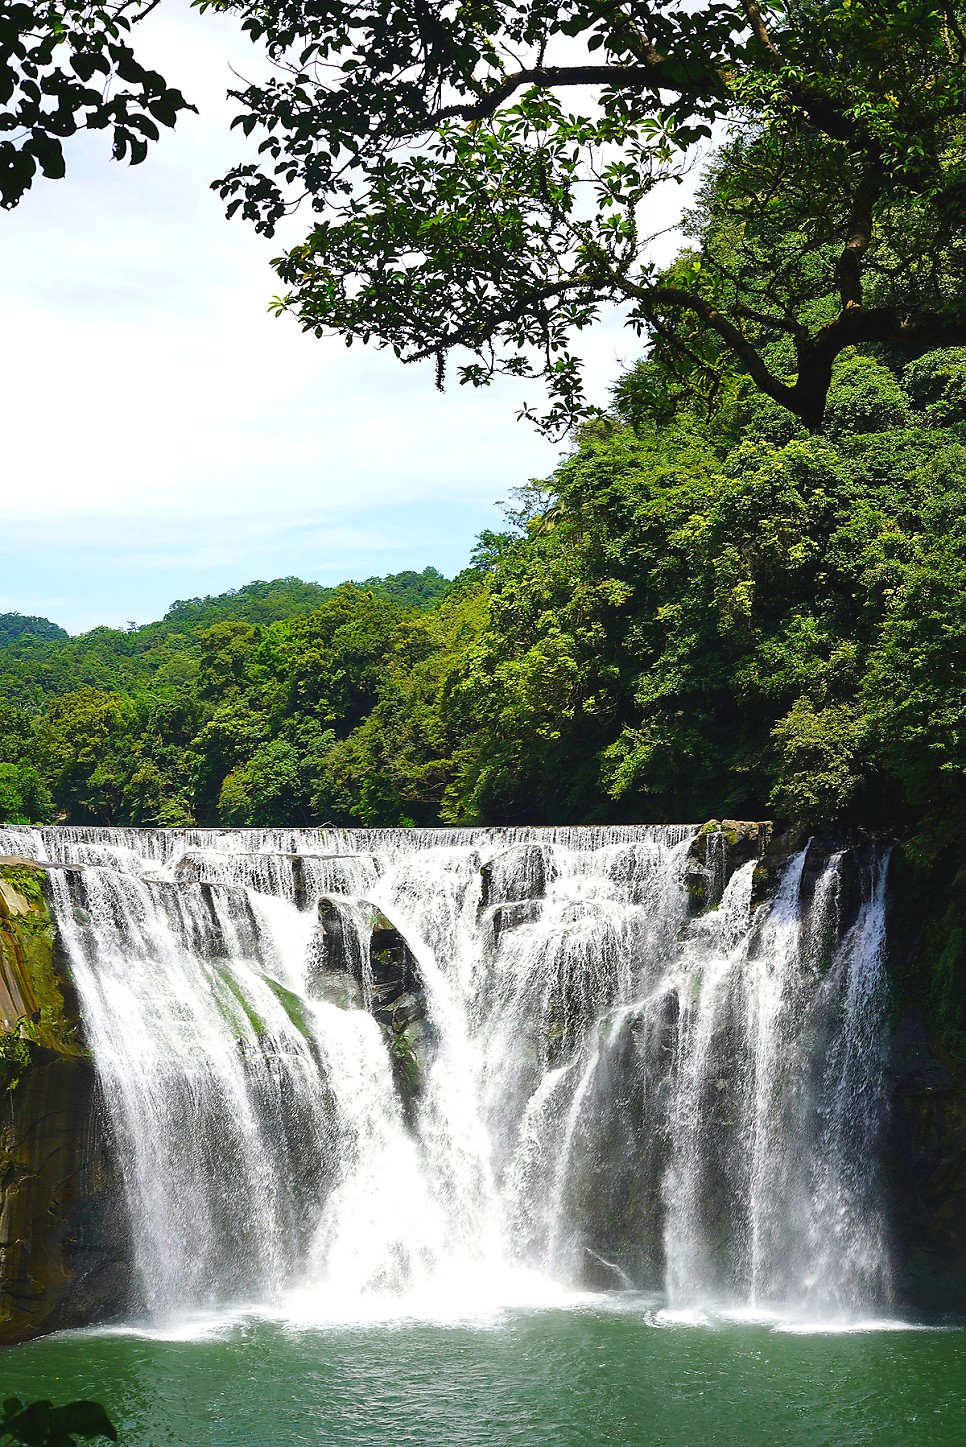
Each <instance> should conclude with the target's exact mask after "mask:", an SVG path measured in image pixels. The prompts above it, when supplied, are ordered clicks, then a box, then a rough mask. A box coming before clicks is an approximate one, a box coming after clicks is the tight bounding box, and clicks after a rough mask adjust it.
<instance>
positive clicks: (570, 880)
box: [0, 826, 891, 1322]
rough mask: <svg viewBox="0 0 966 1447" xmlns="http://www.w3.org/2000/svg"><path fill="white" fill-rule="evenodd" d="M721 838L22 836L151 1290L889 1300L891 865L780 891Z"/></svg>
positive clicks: (814, 1305)
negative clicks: (49, 916) (882, 1144)
mask: <svg viewBox="0 0 966 1447" xmlns="http://www.w3.org/2000/svg"><path fill="white" fill-rule="evenodd" d="M697 835H698V831H697V829H696V828H693V827H690V826H666V827H665V826H660V827H659V826H654V827H646V826H635V827H626V828H616V829H606V828H586V829H580V828H564V829H532V830H526V829H507V830H500V829H474V830H455V829H454V830H406V831H404V830H331V829H318V830H316V829H312V830H291V829H271V830H201V829H190V830H170V831H167V830H129V829H116V830H115V829H105V828H91V829H83V828H73V827H71V828H47V829H42V830H5V831H0V851H4V852H7V853H9V854H21V855H31V856H34V857H36V858H39V859H41V860H47V861H52V863H53V865H55V866H57V867H53V868H51V870H50V879H51V889H52V896H53V908H54V913H55V918H56V922H57V926H58V930H59V934H60V939H61V943H62V946H63V949H64V950H65V951H66V954H67V956H68V959H69V964H70V969H71V972H72V975H73V979H74V982H75V984H76V987H77V991H78V996H79V1000H80V1007H81V1012H82V1017H83V1021H84V1028H85V1031H86V1035H87V1040H88V1043H89V1045H90V1048H91V1050H92V1052H93V1056H94V1060H95V1065H96V1069H97V1072H98V1077H99V1080H100V1086H101V1093H102V1097H103V1102H104V1109H105V1112H106V1115H107V1119H108V1124H109V1128H110V1131H111V1135H112V1138H113V1140H114V1142H115V1146H116V1151H117V1157H118V1160H119V1164H120V1168H121V1173H122V1177H123V1182H124V1189H125V1193H126V1199H127V1206H128V1212H129V1216H130V1222H131V1228H132V1238H133V1243H134V1251H135V1262H136V1269H137V1280H138V1301H137V1302H136V1303H133V1304H132V1305H133V1306H134V1308H135V1309H137V1310H139V1311H141V1312H142V1313H144V1314H147V1315H148V1316H149V1317H150V1318H151V1319H153V1320H156V1321H160V1322H163V1321H168V1320H171V1319H177V1318H178V1317H181V1316H184V1315H189V1314H191V1313H192V1312H197V1311H199V1310H204V1309H220V1308H223V1307H226V1306H230V1305H233V1304H236V1305H237V1304H239V1303H247V1304H253V1303H257V1304H260V1305H261V1306H262V1307H264V1308H265V1309H270V1310H281V1311H286V1310H291V1311H293V1312H295V1311H296V1310H299V1309H301V1310H312V1309H317V1310H318V1311H320V1312H321V1313H323V1314H324V1313H327V1312H329V1311H331V1312H335V1313H337V1314H338V1313H340V1312H341V1313H343V1314H344V1313H345V1312H349V1311H352V1312H359V1311H363V1312H364V1311H367V1310H390V1309H407V1304H408V1308H409V1309H426V1310H432V1309H442V1310H445V1309H447V1308H453V1307H454V1304H455V1308H456V1309H458V1310H462V1311H470V1310H472V1309H473V1306H474V1303H478V1302H479V1303H484V1304H487V1303H489V1304H492V1305H499V1304H501V1303H502V1304H509V1303H512V1302H514V1301H530V1300H534V1301H536V1300H545V1299H548V1298H550V1299H552V1298H553V1295H554V1293H560V1292H564V1291H568V1290H577V1289H585V1290H586V1289H593V1290H617V1289H626V1288H636V1289H638V1290H643V1291H646V1292H650V1293H654V1294H662V1295H663V1296H664V1297H665V1298H666V1301H667V1303H668V1306H669V1308H670V1309H671V1310H672V1311H681V1312H688V1311H693V1310H695V1309H698V1310H701V1309H705V1308H707V1307H709V1306H710V1307H715V1308H719V1309H736V1308H737V1309H747V1310H769V1311H776V1312H779V1313H781V1312H785V1313H791V1314H793V1315H799V1316H806V1317H807V1316H816V1317H819V1316H824V1317H829V1316H832V1317H835V1318H838V1319H847V1318H849V1317H851V1316H857V1315H859V1316H860V1315H862V1314H869V1313H871V1312H873V1311H876V1310H878V1309H881V1308H882V1307H884V1306H887V1305H888V1303H889V1300H890V1291H891V1287H890V1270H889V1253H888V1242H887V1228H886V1221H885V1218H884V1212H883V1206H882V1195H881V1189H880V1182H879V1176H878V1165H877V1161H878V1146H879V1139H880V1134H881V1131H882V1126H883V1119H884V1114H885V1095H884V1088H883V1069H882V1060H881V1036H882V1025H883V1010H884V981H883V961H884V948H885V923H884V922H885V880H886V870H887V866H888V855H887V854H882V855H877V854H874V853H873V851H871V850H870V851H866V852H865V854H863V855H862V857H861V858H859V859H858V860H856V858H847V857H846V856H845V855H844V854H833V855H831V856H828V857H825V858H822V859H818V860H817V861H816V860H813V857H812V851H810V849H809V848H806V849H803V850H801V851H800V852H799V853H798V854H796V855H794V856H793V857H791V858H790V859H788V860H787V861H786V862H785V863H784V865H783V867H782V869H781V872H780V877H779V878H778V879H777V880H776V881H774V882H773V885H772V887H771V888H770V890H769V891H768V897H767V898H765V899H764V900H763V901H762V900H760V899H759V898H758V896H759V895H760V893H761V888H760V885H761V880H760V874H759V875H756V868H757V865H756V863H755V861H749V862H746V863H744V864H742V865H741V866H740V867H739V868H737V869H736V870H734V871H733V872H731V873H730V878H729V877H728V871H727V869H726V868H725V860H724V852H723V851H724V843H723V837H715V838H714V839H710V840H708V841H707V848H706V849H705V851H704V856H703V859H704V862H703V864H700V865H697V864H696V862H695V849H694V845H695V841H696V839H697ZM696 871H697V872H699V873H702V874H703V884H702V890H703V894H702V898H701V906H702V908H701V912H699V913H695V906H694V901H693V898H692V896H693V893H694V891H693V889H692V890H691V891H690V893H689V885H691V884H693V879H694V876H695V873H696ZM434 1304H435V1305H434Z"/></svg>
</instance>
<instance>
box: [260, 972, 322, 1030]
mask: <svg viewBox="0 0 966 1447" xmlns="http://www.w3.org/2000/svg"><path fill="white" fill-rule="evenodd" d="M265 983H266V985H267V986H268V988H269V989H270V990H271V992H272V994H273V995H274V996H275V998H276V999H277V1000H278V1002H279V1004H280V1005H281V1007H282V1009H283V1010H284V1011H285V1013H286V1015H287V1016H288V1018H289V1019H290V1020H291V1022H292V1024H293V1025H294V1026H295V1028H296V1030H297V1031H298V1032H299V1034H300V1035H304V1036H305V1037H306V1038H308V1036H309V1035H310V1034H311V1031H310V1030H309V1022H308V1016H307V1015H306V1013H305V1001H304V1000H301V999H300V998H299V996H298V995H296V994H293V992H292V991H291V990H287V989H286V988H285V986H284V985H280V984H279V982H278V980H272V979H270V978H269V977H268V976H266V977H265Z"/></svg>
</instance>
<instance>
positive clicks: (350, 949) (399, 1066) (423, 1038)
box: [308, 896, 430, 1109]
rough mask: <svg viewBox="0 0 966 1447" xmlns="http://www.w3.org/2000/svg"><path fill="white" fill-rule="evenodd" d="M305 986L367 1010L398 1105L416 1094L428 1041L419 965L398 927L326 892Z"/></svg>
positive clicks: (360, 903)
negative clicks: (385, 1052) (385, 1048)
mask: <svg viewBox="0 0 966 1447" xmlns="http://www.w3.org/2000/svg"><path fill="white" fill-rule="evenodd" d="M308 988H309V991H310V993H311V994H312V995H314V996H315V998H316V999H322V1000H328V1001H329V1002H330V1003H332V1004H334V1005H339V1006H340V1007H341V1008H343V1009H366V1010H369V1011H371V1013H372V1015H373V1017H374V1018H375V1020H376V1021H377V1022H378V1024H379V1025H380V1027H381V1028H382V1030H383V1032H384V1034H385V1036H386V1040H387V1042H388V1045H389V1052H390V1057H391V1059H392V1067H393V1075H394V1077H395V1081H396V1087H397V1089H398V1090H399V1093H400V1096H401V1098H402V1101H403V1104H404V1106H406V1107H407V1109H409V1108H411V1107H412V1105H413V1103H414V1102H415V1100H416V1099H417V1098H418V1096H419V1093H420V1088H421V1084H422V1078H423V1072H424V1070H425V1066H426V1063H427V1057H428V1049H429V1045H430V1039H429V1031H428V1026H427V1020H426V1000H425V995H424V991H423V984H422V978H421V976H420V972H419V966H418V963H417V961H416V957H415V955H414V954H413V951H412V949H411V947H410V945H409V943H408V941H407V940H406V938H405V937H404V935H403V934H402V933H401V931H400V930H399V929H398V928H397V927H396V926H395V925H394V924H393V923H392V921H391V920H389V919H387V918H386V916H385V915H384V914H383V913H382V911H381V910H380V909H378V908H377V907H376V906H375V905H374V904H370V903H369V901H368V900H348V899H346V898H344V897H343V898H335V897H332V896H324V897H323V898H322V899H321V900H320V901H319V922H318V926H317V928H316V931H315V936H314V938H313V941H312V945H311V948H310V955H309V975H308Z"/></svg>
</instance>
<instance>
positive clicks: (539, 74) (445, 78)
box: [0, 0, 966, 431]
mask: <svg viewBox="0 0 966 1447" xmlns="http://www.w3.org/2000/svg"><path fill="white" fill-rule="evenodd" d="M157 3H158V0H115V3H108V4H105V3H101V4H96V3H85V0H50V3H44V4H41V5H27V4H20V3H6V4H4V3H2V0H0V131H2V132H4V133H5V134H4V135H3V138H2V139H0V202H2V204H4V205H7V206H11V205H14V204H16V202H17V201H18V200H19V199H20V198H21V196H22V195H23V194H24V191H25V190H26V189H27V187H29V185H30V184H31V181H32V179H33V176H34V174H35V173H36V171H37V170H38V169H40V170H41V171H43V173H44V174H46V175H49V176H57V175H61V174H62V173H63V169H64V155H63V148H62V140H63V139H64V138H65V137H67V136H69V135H70V134H72V133H73V131H75V130H76V129H77V128H78V127H81V126H86V127H88V128H90V127H111V128H112V134H113V143H114V153H115V155H117V156H118V157H125V156H127V157H128V158H130V159H131V160H132V161H139V160H140V159H142V158H143V156H144V154H145V153H146V150H147V146H148V143H149V141H151V140H152V139H156V138H157V136H158V133H159V131H158V127H159V126H163V125H165V126H166V125H172V124H174V122H175V120H176V118H177V115H178V114H179V112H180V111H182V110H183V109H185V107H186V106H187V102H186V101H185V100H184V98H183V97H182V96H181V94H180V92H178V91H176V90H173V89H172V88H170V87H169V86H168V85H167V83H166V82H165V81H164V80H163V79H162V78H161V77H160V76H159V75H157V74H156V73H154V72H153V71H150V70H148V69H146V68H144V67H143V66H142V65H141V64H140V62H139V61H138V60H137V58H136V54H135V49H134V47H133V44H132V39H131V31H132V26H133V25H134V24H135V23H136V21H137V20H138V19H139V18H140V17H141V16H142V15H143V14H145V13H147V12H149V11H150V10H151V9H153V8H154V5H155V4H157ZM195 3H196V5H197V7H198V8H199V9H214V10H224V11H230V12H233V13H234V14H236V15H237V16H240V18H241V20H242V23H243V25H244V27H245V29H246V30H247V31H248V32H249V34H250V36H251V37H252V39H253V40H255V41H258V42H262V43H264V44H265V45H266V46H267V49H268V53H269V55H270V57H271V59H272V60H273V61H274V62H275V66H276V69H275V73H274V75H273V76H272V78H271V79H269V80H268V81H265V82H259V83H255V84H251V85H243V86H242V87H241V88H240V89H239V90H238V91H237V92H235V94H236V97H237V99H238V101H239V104H240V111H239V114H238V117H237V119H236V122H235V124H236V125H238V126H239V127H240V128H241V130H242V131H243V132H244V133H245V134H246V135H253V136H255V137H257V138H259V139H260V144H259V155H260V159H259V160H257V161H245V162H242V163H240V164H239V165H237V166H236V167H234V168H233V169H232V170H230V171H229V172H228V174H227V175H225V176H224V177H223V178H222V179H221V180H220V181H219V182H216V185H217V186H218V189H219V190H220V192H221V194H222V195H223V197H224V198H225V200H226V201H227V203H228V212H229V214H234V213H235V212H239V211H240V212H241V214H242V215H243V216H245V217H247V218H249V219H250V220H251V221H253V222H254V224H255V225H256V226H257V227H258V229H259V230H261V231H263V232H266V233H268V234H272V233H273V232H274V230H275V228H276V227H277V226H278V224H279V222H280V221H281V219H282V218H283V217H284V216H285V215H286V214H287V213H288V212H290V211H291V210H293V209H294V208H296V207H297V206H298V205H300V204H302V203H306V204H307V205H308V207H309V209H310V210H311V211H312V212H313V213H314V220H313V222H312V225H311V228H310V230H309V232H308V234H307V236H306V238H305V240H304V241H303V242H301V243H300V244H298V245H295V246H292V247H289V249H288V250H287V251H286V252H285V253H284V254H283V255H282V256H281V257H280V258H279V259H278V261H277V262H276V268H277V271H278V274H279V277H280V279H281V281H282V284H283V288H284V290H283V291H282V293H281V295H280V296H279V297H278V298H276V302H275V306H276V309H277V310H278V311H279V312H291V313H293V314H294V315H295V316H296V317H297V318H298V320H299V322H300V323H301V325H302V326H303V327H304V328H305V329H306V330H309V331H313V332H316V333H318V334H320V335H321V334H324V333H334V334H336V335H338V336H340V337H342V338H343V339H344V340H345V341H346V342H347V343H350V344H351V343H352V342H354V341H361V342H364V343H365V342H371V343H374V344H376V345H379V346H387V347H391V348H392V349H393V350H394V351H395V352H396V353H397V355H398V356H399V357H400V358H401V359H402V360H404V361H413V360H416V359H427V358H432V359H434V360H435V364H436V369H437V378H438V381H439V383H440V385H442V383H443V378H444V373H445V369H446V365H447V361H448V359H449V358H450V355H451V354H455V358H456V366H457V370H458V376H459V379H460V380H461V381H462V382H467V383H470V384H472V385H476V386H481V385H486V384H487V383H488V382H489V381H490V380H491V378H492V377H493V376H494V375H495V374H496V373H498V372H506V373H509V374H511V375H515V376H537V377H539V378H541V379H542V381H543V382H544V383H545V384H546V386H547V389H548V403H547V405H546V407H544V408H543V409H542V410H541V409H539V408H537V407H530V408H527V409H525V410H527V411H529V413H530V415H532V416H534V417H535V418H537V420H539V421H540V422H541V423H542V425H544V426H546V427H547V428H549V429H551V430H566V428H568V427H570V426H572V425H573V424H574V422H575V421H578V420H579V419H580V418H581V417H582V416H584V415H586V414H587V411H588V408H587V404H586V402H585V399H584V393H583V389H582V385H581V364H580V358H579V354H578V345H579V344H578V342H577V340H576V339H577V335H578V334H579V333H580V332H581V331H582V330H583V329H584V328H586V327H588V326H591V325H592V324H593V323H594V322H595V321H596V320H597V319H598V318H599V316H600V314H601V312H602V310H603V309H604V308H606V307H608V306H618V307H620V308H622V309H623V315H624V317H625V320H626V322H627V324H628V326H629V327H630V328H631V329H632V330H633V331H635V332H637V333H638V334H645V335H646V336H647V337H648V338H649V339H650V340H651V342H652V343H653V345H654V346H655V347H657V348H658V349H660V350H661V351H662V352H663V354H664V355H665V356H666V358H667V359H668V361H669V364H670V365H676V366H678V368H679V369H680V371H681V374H682V377H683V378H684V380H685V381H686V384H687V385H688V386H689V387H691V388H696V389H697V390H698V391H699V392H702V393H704V394H705V395H706V396H712V395H713V394H714V392H715V390H716V388H717V387H718V386H719V385H720V382H721V380H722V378H723V377H724V376H727V375H730V374H731V373H732V371H733V370H734V367H735V365H737V366H738V368H740V370H741V371H742V372H743V373H744V374H745V375H747V376H749V377H750V378H751V379H752V380H753V382H754V384H755V386H756V387H758V388H759V389H760V390H761V391H762V392H764V393H765V394H766V395H767V396H769V397H770V398H771V399H773V400H774V401H776V402H777V403H778V404H779V405H781V406H782V407H784V408H786V409H788V410H789V411H790V412H791V413H792V414H793V415H794V416H795V417H797V418H798V419H800V420H801V421H802V422H803V423H804V424H805V425H806V426H807V427H808V428H809V429H810V430H812V431H818V430H820V429H821V427H822V425H823V421H824V411H825V402H826V398H827V396H828V392H829V387H830V385H831V377H832V371H833V367H834V364H835V360H836V358H837V357H839V356H841V355H842V353H843V352H844V351H846V350H847V349H849V348H851V347H855V346H863V345H878V346H882V345H888V346H893V347H897V348H900V349H901V350H902V352H903V355H904V356H905V357H906V358H907V359H909V358H912V357H915V356H917V355H921V354H923V353H925V352H927V351H931V350H935V349H936V348H942V347H949V346H955V345H961V344H963V343H964V342H966V311H964V302H963V288H962V282H963V272H964V254H966V252H964V246H966V240H964V228H966V151H964V114H966V9H964V5H963V0H784V3H773V4H768V5H760V4H759V3H758V0H568V3H567V4H565V5H560V4H558V3H556V0H554V3H548V0H523V3H520V0H512V3H511V0H417V3H413V0H195ZM701 146H704V147H705V148H706V149H709V148H711V147H712V146H714V147H717V148H718V152H719V154H718V156H717V159H716V162H715V169H714V175H713V178H712V181H711V183H710V184H707V185H705V187H704V188H703V190H702V192H701V195H700V197H699V200H698V204H697V205H696V207H695V208H694V211H693V213H692V215H691V216H690V217H689V219H688V222H687V229H688V230H689V232H690V244H689V245H688V247H687V248H686V249H685V250H684V251H683V252H682V254H681V255H680V256H679V257H678V259H677V260H676V262H675V263H674V264H673V265H671V266H670V267H664V268H661V267H658V266H657V265H655V263H654V262H653V261H652V260H651V242H652V240H653V236H652V234H651V233H652V232H653V231H654V229H655V227H654V224H653V222H652V221H651V220H650V218H651V217H652V215H653V203H654V197H655V188H656V187H657V186H658V184H659V183H660V182H662V181H667V180H668V179H681V178H682V177H683V176H684V175H685V174H686V172H687V171H688V169H689V168H691V167H692V166H693V165H694V164H695V154H696V147H697V148H700V147H701Z"/></svg>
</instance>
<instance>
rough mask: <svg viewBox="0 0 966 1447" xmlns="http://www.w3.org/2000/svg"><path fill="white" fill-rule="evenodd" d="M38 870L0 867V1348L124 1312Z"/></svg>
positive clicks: (90, 1117) (123, 1280) (73, 1027)
mask: <svg viewBox="0 0 966 1447" xmlns="http://www.w3.org/2000/svg"><path fill="white" fill-rule="evenodd" d="M44 877H45V875H44V870H43V869H42V868H40V867H38V866H37V865H36V864H35V863H34V862H32V861H29V860H23V859H4V860H0V1343H6V1344H9V1343H11V1342H17V1341H24V1340H26V1339H28V1338H30V1337H34V1336H38V1335H40V1334H42V1333H44V1332H48V1331H53V1330H55V1329H57V1328H58V1327H63V1326H68V1325H70V1326H76V1325H81V1324H83V1323H85V1322H89V1321H94V1320H103V1319H104V1318H105V1317H107V1316H110V1315H111V1314H113V1313H116V1312H119V1311H121V1310H123V1308H124V1306H125V1305H126V1302H127V1293H128V1287H127V1283H128V1281H129V1279H130V1256H129V1245H128V1239H127V1230H126V1225H125V1213H124V1210H123V1202H122V1196H121V1189H120V1185H119V1181H118V1178H117V1174H116V1171H115V1169H114V1166H113V1163H112V1158H111V1152H110V1150H109V1147H108V1143H107V1141H106V1140H105V1137H104V1134H103V1130H102V1128H101V1123H100V1122H101V1113H100V1110H99V1106H98V1099H97V1084H96V1077H95V1072H94V1067H93V1062H92V1061H91V1060H90V1058H89V1056H88V1054H87V1052H86V1050H85V1049H84V1043H83V1039H82V1036H81V1032H80V1026H79V1021H78V1015H77V1008H76V1001H75V999H74V995H73V991H72V989H71V986H70V982H69V980H68V979H67V977H66V974H65V972H64V969H63V963H62V961H61V960H60V957H59V955H58V951H57V948H56V940H55V936H54V930H53V927H52V925H51V922H50V917H49V914H48V910H47V905H46V901H45V897H44Z"/></svg>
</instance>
